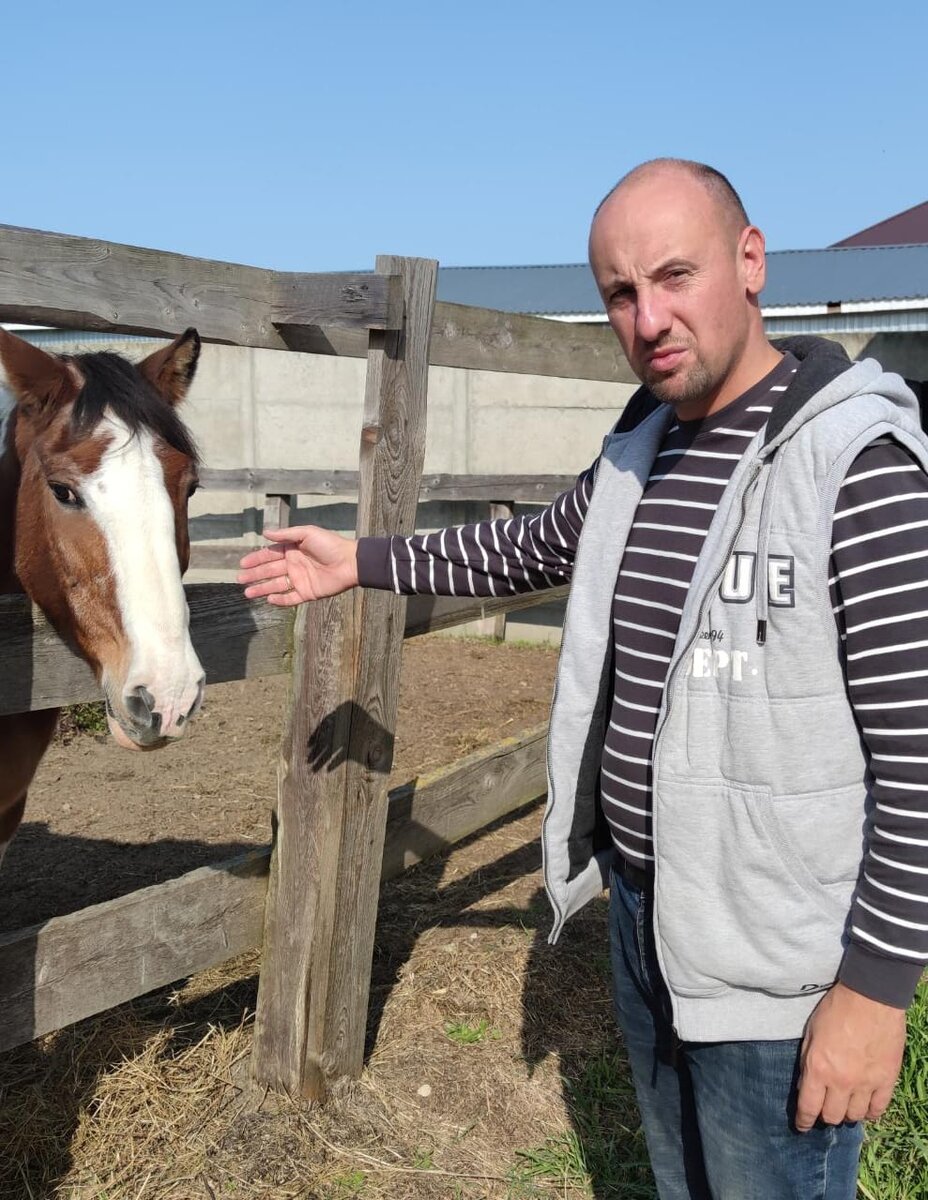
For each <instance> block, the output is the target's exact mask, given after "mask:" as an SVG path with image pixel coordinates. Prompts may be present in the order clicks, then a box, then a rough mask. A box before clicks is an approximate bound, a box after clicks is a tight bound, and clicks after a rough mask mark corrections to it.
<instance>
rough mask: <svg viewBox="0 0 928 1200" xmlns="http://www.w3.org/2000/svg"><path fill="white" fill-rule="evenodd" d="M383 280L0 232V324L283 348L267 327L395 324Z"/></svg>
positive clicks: (29, 231) (278, 336) (276, 334)
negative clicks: (192, 330)
mask: <svg viewBox="0 0 928 1200" xmlns="http://www.w3.org/2000/svg"><path fill="white" fill-rule="evenodd" d="M393 304H394V302H393V301H392V300H391V284H390V280H389V279H388V278H386V277H384V276H378V275H374V274H366V273H356V274H319V275H304V274H287V273H285V272H279V271H267V270H261V269H260V268H258V267H247V266H240V265H238V264H236V263H224V262H213V261H211V260H209V259H203V258H188V257H186V256H185V255H182V254H169V253H165V252H163V251H160V250H146V249H143V248H141V247H139V246H123V245H119V244H117V243H115V242H101V241H97V240H96V239H93V238H80V237H71V236H68V235H65V234H59V233H45V232H43V231H41V230H36V229H19V228H16V227H14V226H11V225H0V320H2V321H22V322H25V323H27V324H28V323H34V324H40V325H60V326H64V327H66V328H69V329H94V330H106V331H112V332H116V333H147V334H163V335H165V336H167V335H173V334H176V333H178V332H179V331H180V330H182V329H185V328H186V327H187V326H189V325H193V326H196V328H197V329H198V330H199V332H200V334H201V336H202V337H203V338H205V339H206V340H207V341H216V342H228V343H231V344H233V345H237V346H263V347H270V348H271V349H275V350H283V349H286V348H287V342H286V340H285V338H284V337H283V336H282V335H281V334H280V333H279V332H278V330H277V328H276V327H275V322H286V321H290V320H294V319H297V320H299V321H303V320H311V321H312V322H313V323H314V324H315V323H317V322H318V323H319V324H324V325H327V326H332V327H333V328H338V327H344V328H348V329H356V330H360V331H361V332H362V336H363V337H365V339H366V330H368V329H375V328H381V329H382V328H385V327H386V326H387V322H388V317H389V318H391V319H395V316H394V307H393Z"/></svg>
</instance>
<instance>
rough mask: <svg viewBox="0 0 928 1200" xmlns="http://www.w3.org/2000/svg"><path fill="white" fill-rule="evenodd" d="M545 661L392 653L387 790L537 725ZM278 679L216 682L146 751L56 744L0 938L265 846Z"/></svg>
mask: <svg viewBox="0 0 928 1200" xmlns="http://www.w3.org/2000/svg"><path fill="white" fill-rule="evenodd" d="M554 663H555V653H554V651H553V650H551V649H550V648H546V647H532V646H522V645H519V646H510V645H496V644H494V643H492V642H488V641H484V640H479V639H471V638H466V639H464V638H448V637H434V636H431V637H422V638H415V639H412V640H411V641H409V642H408V643H407V644H406V645H405V647H404V651H403V667H402V676H401V684H400V700H399V713H398V719H397V733H396V747H395V754H394V769H393V775H392V777H391V786H394V785H396V784H400V783H405V782H406V781H407V780H410V779H413V778H415V777H416V775H418V774H421V773H422V772H423V771H427V770H429V769H431V768H433V767H437V766H441V765H442V764H444V763H451V762H453V761H454V760H455V759H457V758H461V757H463V756H464V755H466V754H469V753H471V752H472V751H473V750H475V749H477V748H478V747H480V746H485V745H489V744H491V743H492V742H496V741H499V740H501V739H502V738H504V737H508V736H510V735H511V734H513V733H517V732H519V731H520V730H522V729H526V728H528V727H529V726H531V725H536V724H539V723H540V722H542V721H544V720H545V719H546V718H547V714H548V708H549V703H550V695H551V686H552V680H553V674H554ZM288 688H289V677H287V676H276V677H273V678H268V679H254V680H244V681H242V682H237V683H225V684H217V685H215V686H214V687H211V688H209V689H208V694H207V701H206V704H205V706H204V709H203V711H202V712H201V714H200V715H199V717H198V718H197V720H196V722H195V723H194V724H193V725H192V726H191V730H190V733H189V735H188V736H187V737H186V738H184V739H183V740H182V741H181V742H178V743H177V744H175V745H172V746H169V747H167V748H166V749H164V750H159V751H157V752H155V753H151V754H133V753H129V752H127V751H125V750H122V749H120V748H119V747H118V746H117V745H116V744H115V743H114V742H113V741H112V740H111V739H109V738H108V737H106V736H105V735H102V734H101V735H97V736H93V735H88V734H85V735H83V736H76V737H73V736H70V735H68V736H66V737H63V738H59V739H58V740H57V741H56V743H55V744H54V745H53V746H52V747H51V749H50V750H49V752H48V754H47V755H46V757H45V759H44V760H43V762H42V765H41V766H40V768H39V772H38V774H37V776H36V779H35V781H34V783H33V786H32V789H31V791H30V795H29V802H28V807H27V810H26V820H25V821H24V822H23V825H22V827H21V829H20V832H19V833H18V834H17V837H16V840H15V842H14V843H13V845H12V847H11V849H10V851H9V853H8V855H7V857H6V859H5V860H4V863H3V868H2V871H3V874H2V888H0V932H2V931H3V930H11V929H18V928H21V927H22V926H24V925H29V924H34V923H35V922H38V921H44V920H47V919H48V918H49V917H52V916H58V915H61V914H63V913H66V912H72V911H74V910H76V909H80V908H84V907H85V906H87V905H89V904H98V903H100V902H101V901H103V900H110V899H112V898H113V897H114V896H118V895H121V894H123V893H124V892H128V891H132V890H134V889H136V888H139V887H145V886H147V885H148V884H153V883H160V882H162V881H163V880H165V879H170V878H172V877H173V876H175V875H181V874H183V873H184V872H185V871H191V870H193V869H194V868H196V867H201V866H204V865H205V864H206V863H208V862H210V861H214V860H216V859H217V858H226V857H229V856H230V855H233V854H236V853H238V852H239V851H240V850H242V849H248V848H251V847H253V846H255V845H258V844H262V843H266V842H267V841H269V839H270V814H271V810H272V808H273V805H274V802H275V799H276V786H277V784H276V780H277V759H278V748H279V745H280V738H281V730H282V725H283V721H284V716H285V709H286V704H287V698H288Z"/></svg>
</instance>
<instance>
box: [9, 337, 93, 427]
mask: <svg viewBox="0 0 928 1200" xmlns="http://www.w3.org/2000/svg"><path fill="white" fill-rule="evenodd" d="M0 365H2V366H3V370H4V372H5V374H6V378H7V382H8V383H9V385H10V389H11V391H12V392H13V395H14V396H15V398H16V403H17V405H18V406H19V408H20V409H21V410H22V411H23V413H24V414H25V415H26V416H27V417H29V418H32V419H35V418H37V417H41V416H43V415H48V414H49V413H50V412H51V411H53V410H54V409H57V408H59V407H61V405H63V404H68V403H69V402H70V401H72V400H74V399H76V398H77V396H78V395H79V393H80V391H81V388H82V387H83V386H84V380H83V379H82V377H81V374H80V371H79V370H78V369H77V367H76V366H75V364H74V363H73V362H70V361H69V360H68V359H64V358H59V357H58V356H57V355H55V354H48V353H47V352H46V351H45V350H41V349H40V348H39V347H38V346H33V344H32V343H31V342H27V341H25V339H24V338H20V337H16V335H15V334H13V333H10V332H9V331H8V330H6V329H0Z"/></svg>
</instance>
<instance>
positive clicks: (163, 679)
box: [81, 414, 204, 737]
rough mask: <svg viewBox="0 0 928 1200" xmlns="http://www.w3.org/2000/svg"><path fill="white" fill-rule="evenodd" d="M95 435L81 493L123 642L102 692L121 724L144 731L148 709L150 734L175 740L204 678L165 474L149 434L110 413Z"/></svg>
mask: <svg viewBox="0 0 928 1200" xmlns="http://www.w3.org/2000/svg"><path fill="white" fill-rule="evenodd" d="M97 430H98V432H99V433H109V434H110V435H111V438H112V440H111V441H110V442H109V445H108V446H107V449H106V450H105V451H104V453H103V457H102V459H101V461H100V465H99V467H98V468H97V470H96V471H95V472H94V473H93V475H92V476H90V477H89V478H87V479H86V480H85V481H84V483H83V484H82V487H81V493H82V497H83V500H84V503H85V504H86V506H87V510H88V512H89V514H90V515H91V516H92V517H93V518H94V520H95V521H96V523H97V525H98V527H99V529H100V530H101V532H102V533H103V535H104V538H105V539H106V544H107V549H108V551H109V558H110V567H111V570H112V573H113V578H114V581H115V584H116V597H117V601H118V604H119V608H120V613H121V616H122V624H123V630H124V632H125V635H126V638H127V641H128V643H129V648H128V649H129V654H128V658H129V662H128V670H127V672H126V677H125V679H122V680H118V679H115V678H112V677H107V678H106V679H105V683H106V685H107V691H108V694H109V696H110V701H111V703H112V704H114V705H118V709H119V713H120V717H121V718H122V719H124V720H125V719H126V717H129V718H130V722H131V724H132V725H138V726H140V727H143V726H144V723H145V722H144V717H145V708H146V707H147V708H149V709H150V710H151V712H152V713H156V714H158V715H159V716H160V731H158V730H155V729H152V730H151V732H152V733H156V732H160V736H162V737H180V736H181V735H182V734H183V732H184V727H185V722H186V719H187V717H188V716H191V715H192V714H193V712H194V711H195V710H196V708H197V707H198V706H199V703H200V700H201V698H202V694H203V678H204V677H203V668H202V666H201V665H200V660H199V659H198V658H197V656H196V652H195V651H194V649H193V646H192V644H191V642H190V635H189V631H188V622H189V614H188V611H187V599H186V596H185V595H184V589H183V585H182V584H181V573H180V564H179V563H178V559H177V543H176V540H175V520H174V507H173V505H172V503H171V499H170V496H169V495H168V492H167V488H166V486H165V480H164V469H163V467H162V464H161V460H160V459H159V458H158V455H157V454H156V452H155V447H154V438H153V435H152V434H151V433H150V432H149V431H148V430H140V431H139V432H138V433H136V434H132V433H130V432H129V430H128V428H127V427H126V426H125V425H124V424H123V422H122V421H120V420H119V419H118V418H115V417H113V416H112V415H110V414H107V416H106V417H105V419H104V420H103V421H102V422H101V423H100V424H99V425H98V426H97ZM146 693H147V695H146ZM132 698H135V701H134V703H130V704H129V707H128V708H127V707H126V701H127V700H132ZM140 717H141V719H139V718H140Z"/></svg>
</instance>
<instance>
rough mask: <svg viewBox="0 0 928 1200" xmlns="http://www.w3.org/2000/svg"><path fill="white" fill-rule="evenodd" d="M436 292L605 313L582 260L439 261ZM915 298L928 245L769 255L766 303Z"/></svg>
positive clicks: (921, 292)
mask: <svg viewBox="0 0 928 1200" xmlns="http://www.w3.org/2000/svg"><path fill="white" fill-rule="evenodd" d="M438 299H439V300H448V301H451V302H452V303H454V304H474V305H478V306H480V307H483V308H497V309H501V310H502V311H503V312H521V313H562V314H572V313H576V314H583V313H601V312H602V302H601V300H600V297H599V292H598V291H597V289H596V285H595V283H594V282H593V276H592V274H591V273H590V268H589V267H588V266H587V264H586V263H567V264H564V265H563V266H542V267H441V268H440V269H439V272H438ZM916 299H926V301H928V245H912V246H847V247H832V248H830V249H827V250H778V251H773V252H772V253H769V254H768V255H767V286H766V288H765V289H764V292H763V294H762V296H761V304H762V305H763V307H764V308H782V307H785V306H792V305H798V304H848V303H853V302H860V301H866V300H916Z"/></svg>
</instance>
